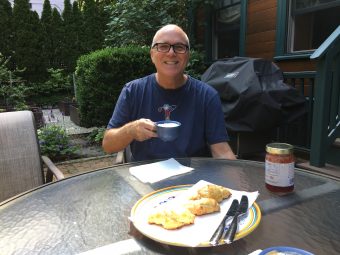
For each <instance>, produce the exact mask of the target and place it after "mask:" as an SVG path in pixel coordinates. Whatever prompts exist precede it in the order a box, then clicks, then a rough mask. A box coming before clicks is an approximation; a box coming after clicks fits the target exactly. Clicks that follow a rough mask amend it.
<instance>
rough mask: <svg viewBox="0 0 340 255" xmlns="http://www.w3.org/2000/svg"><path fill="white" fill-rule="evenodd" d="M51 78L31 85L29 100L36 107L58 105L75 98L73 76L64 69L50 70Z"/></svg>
mask: <svg viewBox="0 0 340 255" xmlns="http://www.w3.org/2000/svg"><path fill="white" fill-rule="evenodd" d="M48 73H49V78H48V80H47V81H45V82H43V83H30V88H31V89H30V94H29V100H30V101H31V102H34V103H35V104H36V105H41V106H44V105H56V104H57V103H58V102H60V101H61V100H63V99H65V98H70V99H71V98H72V97H73V86H72V82H71V80H72V79H71V76H70V75H66V74H65V72H64V70H63V69H53V68H50V69H48Z"/></svg>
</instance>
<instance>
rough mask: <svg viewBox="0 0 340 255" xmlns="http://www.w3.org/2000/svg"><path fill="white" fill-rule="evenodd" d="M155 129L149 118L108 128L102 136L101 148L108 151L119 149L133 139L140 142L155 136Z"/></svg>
mask: <svg viewBox="0 0 340 255" xmlns="http://www.w3.org/2000/svg"><path fill="white" fill-rule="evenodd" d="M155 130H156V127H155V125H154V123H153V122H152V121H151V120H149V119H139V120H135V121H132V122H129V123H127V124H125V125H124V126H122V127H119V128H111V129H108V130H106V131H105V134H104V138H103V143H102V146H103V150H104V151H105V152H108V153H112V152H118V151H121V150H123V149H124V148H126V146H128V145H129V144H130V143H131V142H132V141H133V140H137V141H140V142H141V141H145V140H147V139H150V138H152V137H157V134H156V132H155Z"/></svg>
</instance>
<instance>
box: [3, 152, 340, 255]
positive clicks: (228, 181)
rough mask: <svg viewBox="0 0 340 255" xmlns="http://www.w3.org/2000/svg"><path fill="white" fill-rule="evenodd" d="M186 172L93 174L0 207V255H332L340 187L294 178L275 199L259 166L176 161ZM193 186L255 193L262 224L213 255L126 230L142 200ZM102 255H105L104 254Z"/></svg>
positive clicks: (324, 179) (116, 169) (301, 174)
mask: <svg viewBox="0 0 340 255" xmlns="http://www.w3.org/2000/svg"><path fill="white" fill-rule="evenodd" d="M176 160H177V161H178V162H180V163H181V164H182V165H185V166H189V167H192V168H194V170H193V171H191V172H189V173H186V174H182V175H178V176H173V177H170V178H168V179H165V180H162V181H159V182H156V183H153V184H145V183H142V182H140V181H139V180H138V179H136V178H135V177H134V176H132V175H130V173H129V168H130V167H131V166H137V165H141V164H147V163H151V162H154V161H144V162H136V163H130V164H123V165H117V166H113V167H109V168H104V169H97V170H94V171H91V172H88V173H85V174H81V175H77V176H73V177H71V178H67V179H64V180H62V181H59V182H54V183H51V184H47V185H44V186H42V187H39V188H36V189H34V190H30V191H28V192H26V193H23V194H21V195H19V196H16V197H15V198H13V199H9V200H7V201H5V202H3V203H1V204H0V254H2V255H7V254H79V253H84V254H181V255H185V254H200V255H204V254H216V255H217V254H224V255H225V254H235V255H236V254H237V255H243V254H244V255H246V254H249V253H251V252H253V251H255V250H258V249H265V248H268V247H272V246H292V247H298V248H300V249H304V250H307V251H309V252H311V253H314V254H328V255H331V254H340V242H339V241H340V239H339V237H340V220H339V216H340V213H339V211H340V181H339V179H336V178H334V177H328V176H322V175H319V174H316V173H313V172H308V171H305V170H302V169H296V170H295V189H294V192H292V193H290V194H288V195H285V196H280V195H277V194H275V193H271V192H270V191H268V190H267V189H266V187H265V183H264V164H263V163H261V162H255V161H246V160H236V161H230V160H215V159H211V158H181V159H176ZM200 180H205V181H208V182H212V183H214V184H218V185H223V186H225V187H228V188H231V189H234V190H243V191H259V194H260V195H259V196H258V198H257V200H256V203H257V204H258V206H259V208H260V210H261V213H262V218H261V221H260V223H259V225H258V226H257V228H256V229H255V230H254V231H253V232H251V233H250V234H249V235H247V236H245V237H243V238H241V239H239V240H237V241H235V242H233V243H232V244H229V245H228V244H225V245H219V246H215V247H198V248H192V247H180V246H174V245H168V244H164V243H161V242H157V241H154V240H152V239H150V238H148V237H146V236H145V235H143V234H142V233H140V232H139V231H138V230H137V229H136V228H135V227H134V225H133V224H132V223H131V222H130V220H129V216H130V213H131V209H132V207H133V206H134V205H135V203H136V202H137V201H138V200H139V199H140V198H141V197H142V196H144V195H147V194H149V193H150V192H153V191H155V190H159V189H162V188H166V187H169V186H177V185H184V184H195V183H197V182H198V181H200ZM105 252H107V253H105Z"/></svg>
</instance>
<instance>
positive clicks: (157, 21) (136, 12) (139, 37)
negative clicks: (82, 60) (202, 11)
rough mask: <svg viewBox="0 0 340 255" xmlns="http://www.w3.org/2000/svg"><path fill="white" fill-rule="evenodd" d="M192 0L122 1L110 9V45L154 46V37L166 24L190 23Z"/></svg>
mask: <svg viewBox="0 0 340 255" xmlns="http://www.w3.org/2000/svg"><path fill="white" fill-rule="evenodd" d="M189 2H190V1H188V0H163V1H157V0H135V1H124V0H118V1H116V3H114V4H112V5H111V6H110V7H109V8H108V11H109V13H110V21H109V23H108V25H107V27H108V29H107V31H106V36H105V44H106V45H108V46H122V45H129V44H132V45H150V44H151V41H152V36H153V35H154V33H155V32H156V31H157V29H158V28H160V27H161V26H163V25H166V24H169V23H174V24H177V25H179V26H181V27H183V28H184V29H185V30H186V29H187V26H188V20H187V15H188V6H189Z"/></svg>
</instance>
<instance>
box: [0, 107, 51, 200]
mask: <svg viewBox="0 0 340 255" xmlns="http://www.w3.org/2000/svg"><path fill="white" fill-rule="evenodd" d="M43 176H44V175H43V170H42V162H41V157H40V148H39V144H38V138H37V132H36V127H35V121H34V116H33V113H32V112H31V111H17V112H4V113H0V201H3V200H5V199H7V198H10V197H12V196H15V195H17V194H19V193H21V192H24V191H26V190H29V189H32V188H34V187H37V186H39V185H42V184H43V183H44V178H43Z"/></svg>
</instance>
